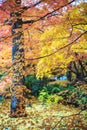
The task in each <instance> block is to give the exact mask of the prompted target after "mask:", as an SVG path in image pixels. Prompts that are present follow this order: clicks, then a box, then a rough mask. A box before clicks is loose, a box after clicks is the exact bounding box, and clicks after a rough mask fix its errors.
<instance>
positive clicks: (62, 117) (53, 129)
mask: <svg viewBox="0 0 87 130" xmlns="http://www.w3.org/2000/svg"><path fill="white" fill-rule="evenodd" d="M85 110H86V109H85ZM85 110H81V111H79V112H78V113H76V114H72V115H68V116H61V119H60V120H59V121H58V122H57V123H56V124H55V126H54V127H53V128H52V130H55V128H56V127H57V125H58V124H59V123H60V122H61V121H62V120H63V119H64V118H68V117H71V116H77V115H80V114H81V113H82V112H83V111H85Z"/></svg>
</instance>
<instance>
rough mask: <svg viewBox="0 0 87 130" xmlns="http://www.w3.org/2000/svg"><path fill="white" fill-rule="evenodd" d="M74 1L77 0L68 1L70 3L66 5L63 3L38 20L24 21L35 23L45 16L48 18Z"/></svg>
mask: <svg viewBox="0 0 87 130" xmlns="http://www.w3.org/2000/svg"><path fill="white" fill-rule="evenodd" d="M74 1H75V0H72V1H70V2H68V3H66V4H65V5H62V6H60V7H58V8H56V9H54V10H53V11H51V12H49V13H47V14H45V15H44V16H42V17H40V18H38V19H36V20H26V21H23V24H27V23H34V22H37V21H40V20H44V19H45V18H48V17H49V16H50V15H51V14H53V13H55V12H56V11H58V10H60V9H62V8H63V7H65V6H67V5H69V4H71V3H73V2H74ZM41 2H42V1H41Z"/></svg>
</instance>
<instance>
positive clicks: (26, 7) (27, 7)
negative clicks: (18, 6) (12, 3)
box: [22, 0, 43, 10]
mask: <svg viewBox="0 0 87 130" xmlns="http://www.w3.org/2000/svg"><path fill="white" fill-rule="evenodd" d="M41 2H43V0H40V1H38V2H37V3H35V4H32V5H30V6H24V7H22V9H23V10H27V9H29V8H32V7H35V6H37V5H39V4H40V3H41Z"/></svg>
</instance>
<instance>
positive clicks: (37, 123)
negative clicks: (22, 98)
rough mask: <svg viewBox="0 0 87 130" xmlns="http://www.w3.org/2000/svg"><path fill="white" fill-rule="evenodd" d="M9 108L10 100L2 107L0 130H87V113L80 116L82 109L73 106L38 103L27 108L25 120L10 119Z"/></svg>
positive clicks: (0, 111) (0, 107)
mask: <svg viewBox="0 0 87 130" xmlns="http://www.w3.org/2000/svg"><path fill="white" fill-rule="evenodd" d="M9 107H10V101H8V100H6V101H4V103H3V104H1V105H0V130H87V125H86V124H87V111H82V112H81V113H80V114H78V113H79V112H80V109H78V108H74V107H72V106H64V105H62V104H58V105H46V104H41V103H39V102H36V103H33V104H32V106H31V107H27V106H26V111H27V114H28V116H27V117H24V118H10V117H9V110H10V109H9ZM76 114H77V115H76ZM70 115H71V116H70Z"/></svg>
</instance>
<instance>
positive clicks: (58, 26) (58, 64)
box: [0, 0, 87, 117]
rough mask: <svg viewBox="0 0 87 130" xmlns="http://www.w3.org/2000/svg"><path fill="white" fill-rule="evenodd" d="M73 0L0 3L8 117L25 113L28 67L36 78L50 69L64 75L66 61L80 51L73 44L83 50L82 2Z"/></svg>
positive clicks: (19, 0)
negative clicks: (9, 89)
mask: <svg viewBox="0 0 87 130" xmlns="http://www.w3.org/2000/svg"><path fill="white" fill-rule="evenodd" d="M73 2H74V0H72V1H68V0H62V1H61V0H58V1H57V0H55V1H54V0H51V1H50V0H40V1H37V0H36V1H32V0H26V1H21V0H7V1H5V2H3V4H1V7H0V12H1V14H2V15H1V16H0V19H1V25H0V26H1V30H0V32H2V33H1V37H0V42H1V45H0V48H1V50H2V55H1V57H2V59H1V61H0V64H1V65H0V67H1V69H2V70H3V69H4V70H5V69H8V68H9V63H10V65H11V66H12V67H11V66H10V71H11V72H10V75H11V76H12V96H11V98H12V99H11V104H12V108H11V116H12V117H17V116H26V112H25V103H24V100H25V99H24V95H23V93H24V89H25V86H24V76H25V75H27V74H28V73H29V72H30V71H29V72H27V70H28V69H26V68H27V67H28V66H32V67H35V66H36V72H35V73H37V77H40V78H42V77H44V76H47V77H50V76H52V72H54V70H57V71H58V72H57V73H60V72H61V73H63V74H64V73H65V72H66V71H67V66H68V64H69V63H70V62H71V61H73V60H74V59H75V57H74V56H73V54H74V53H75V52H79V53H80V54H81V52H80V51H79V45H78V44H75V45H76V46H77V49H76V50H75V48H74V46H73V43H77V40H78V43H80V46H81V51H82V52H84V51H85V48H86V46H87V44H86V33H87V30H86V20H87V19H86V18H85V17H84V15H85V14H86V11H87V10H86V3H81V4H80V5H76V6H74V5H72V3H73ZM64 7H66V8H64ZM79 9H80V10H81V11H82V15H81V14H80V13H79ZM77 16H79V17H78V18H77ZM7 28H8V29H7ZM40 37H41V38H40ZM83 39H84V43H83V42H82V41H83ZM9 41H10V42H9ZM11 41H12V44H11ZM71 41H72V42H71ZM2 44H3V45H2ZM83 44H85V48H84V45H83ZM4 48H5V50H4ZM8 48H9V49H8ZM11 48H12V61H11ZM68 55H69V56H68ZM85 56H86V53H84V57H85ZM7 59H9V63H8V60H7ZM37 59H38V60H39V61H37ZM65 59H66V60H65ZM74 61H75V60H74ZM6 66H7V67H6ZM26 66H27V67H26ZM61 70H62V71H61ZM34 71H35V70H34Z"/></svg>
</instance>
